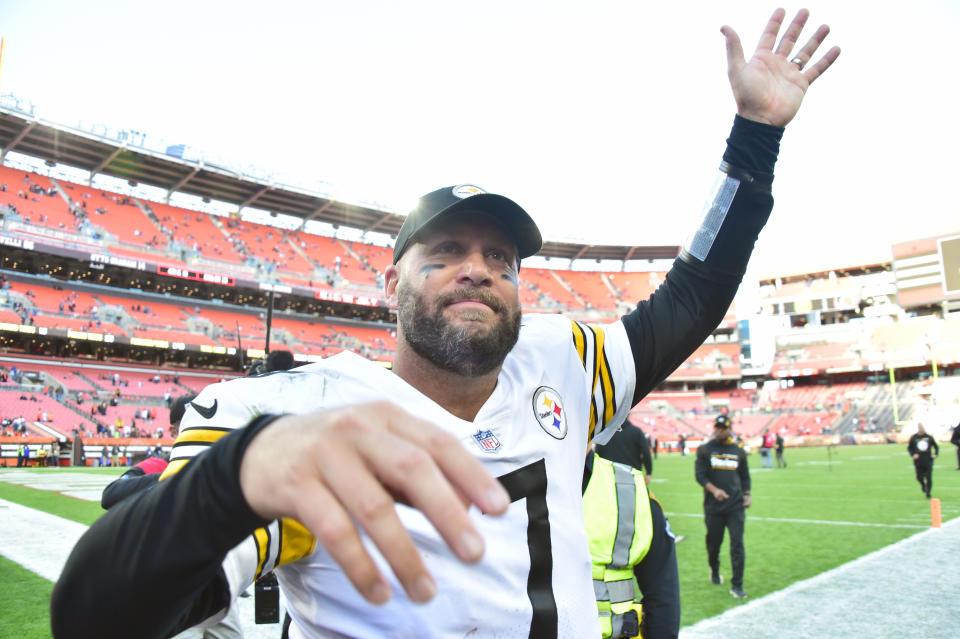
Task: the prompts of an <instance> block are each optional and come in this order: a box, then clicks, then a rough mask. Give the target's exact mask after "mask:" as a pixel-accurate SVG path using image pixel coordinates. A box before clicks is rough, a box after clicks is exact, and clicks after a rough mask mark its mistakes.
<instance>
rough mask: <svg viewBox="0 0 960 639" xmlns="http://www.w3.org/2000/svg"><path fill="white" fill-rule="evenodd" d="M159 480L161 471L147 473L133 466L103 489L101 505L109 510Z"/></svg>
mask: <svg viewBox="0 0 960 639" xmlns="http://www.w3.org/2000/svg"><path fill="white" fill-rule="evenodd" d="M138 471H139V472H138ZM159 480H160V473H151V474H149V475H145V474H144V473H143V470H142V469H140V468H136V467H134V468H131V469H130V470H128V471H127V472H125V473H124V474H123V475H121V476H120V477H119V478H117V479H115V480H113V481H112V482H110V483H109V484H108V485H107V487H106V488H104V489H103V494H102V495H100V506H101V507H102V508H103V509H104V510H109V509H110V508H113V507H114V506H115V505H117V504H118V503H120V502H121V501H123V500H124V499H126V498H127V497H129V496H130V495H132V494H134V493H138V492H140V491H141V490H146V489H147V488H150V487H151V486H153V485H155V484H156V483H157V482H158V481H159Z"/></svg>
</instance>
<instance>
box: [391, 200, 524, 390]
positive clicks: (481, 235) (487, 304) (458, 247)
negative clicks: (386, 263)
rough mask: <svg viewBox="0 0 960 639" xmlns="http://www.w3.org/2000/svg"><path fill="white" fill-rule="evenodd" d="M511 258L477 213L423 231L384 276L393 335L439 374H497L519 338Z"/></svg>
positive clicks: (498, 233) (494, 228)
mask: <svg viewBox="0 0 960 639" xmlns="http://www.w3.org/2000/svg"><path fill="white" fill-rule="evenodd" d="M516 255H517V253H516V247H515V246H514V244H513V242H512V241H511V240H510V239H509V238H508V237H507V236H506V234H505V233H504V232H503V231H502V230H501V229H500V227H499V226H498V225H497V224H496V223H495V222H493V221H492V220H490V219H489V218H488V217H486V216H485V215H483V214H478V213H473V214H471V213H470V212H469V211H465V212H463V213H461V214H459V215H456V216H453V217H452V219H449V220H442V221H440V222H438V223H437V224H436V225H434V226H432V227H431V228H429V229H428V230H426V232H424V233H423V234H421V236H420V237H419V238H418V242H417V243H416V244H414V245H412V246H411V247H410V248H408V249H407V251H406V252H405V253H404V255H403V257H402V258H401V259H400V262H399V263H398V264H397V265H396V266H391V267H389V268H388V269H387V272H386V293H387V299H388V301H389V302H390V303H391V305H392V306H394V307H395V308H396V309H397V324H398V337H400V338H401V339H403V340H404V341H406V342H407V344H409V345H410V347H411V348H412V350H413V351H414V352H415V353H417V354H418V355H420V356H421V357H423V358H424V359H426V360H427V361H429V362H431V363H432V364H433V365H435V366H437V367H438V368H440V369H442V370H446V371H449V372H452V373H455V374H458V375H464V376H471V377H472V376H479V375H484V374H486V373H489V372H491V371H494V370H495V369H497V368H498V367H499V366H500V365H501V364H502V363H503V360H504V358H505V357H506V356H507V353H509V352H510V349H511V348H513V345H514V344H516V342H517V337H518V336H519V333H520V301H519V295H518V290H517V262H518V260H517V256H516Z"/></svg>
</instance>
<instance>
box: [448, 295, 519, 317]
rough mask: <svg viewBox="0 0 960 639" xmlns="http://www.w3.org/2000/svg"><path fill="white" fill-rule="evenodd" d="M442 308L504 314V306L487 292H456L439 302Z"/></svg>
mask: <svg viewBox="0 0 960 639" xmlns="http://www.w3.org/2000/svg"><path fill="white" fill-rule="evenodd" d="M439 302H440V306H441V307H442V308H456V309H458V310H465V311H493V312H494V313H502V312H503V310H504V307H503V304H501V303H500V301H499V300H498V299H497V298H496V297H494V296H493V295H491V294H489V293H487V292H485V291H454V292H453V293H450V294H449V295H446V296H444V297H443V298H442V299H440V300H439Z"/></svg>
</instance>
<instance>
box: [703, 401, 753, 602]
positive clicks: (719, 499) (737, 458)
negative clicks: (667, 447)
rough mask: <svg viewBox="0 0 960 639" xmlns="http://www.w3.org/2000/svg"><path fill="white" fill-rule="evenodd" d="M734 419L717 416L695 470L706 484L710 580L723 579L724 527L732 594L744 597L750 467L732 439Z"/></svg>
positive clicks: (704, 505)
mask: <svg viewBox="0 0 960 639" xmlns="http://www.w3.org/2000/svg"><path fill="white" fill-rule="evenodd" d="M732 435H733V423H732V422H731V421H730V418H729V417H727V416H726V415H720V416H719V417H717V419H716V421H715V422H714V425H713V439H711V440H709V441H707V442H706V443H704V444H702V445H701V446H700V447H699V448H697V461H696V465H695V469H696V470H695V473H696V478H697V483H699V484H700V485H701V486H703V513H704V523H705V524H706V526H707V563H708V564H709V565H710V581H711V582H712V583H713V584H715V585H720V584H722V583H723V577H722V576H721V575H720V546H721V545H722V544H723V537H724V531H725V530H728V531H730V568H731V571H732V577H731V579H730V594H731V595H733V596H734V597H736V598H737V599H743V598H744V597H746V596H747V593H746V592H744V590H743V569H744V563H745V561H746V553H745V551H744V548H743V528H744V522H745V521H746V513H745V512H744V511H745V510H746V509H747V508H749V507H750V505H751V503H752V500H751V498H750V469H749V468H748V467H747V455H746V453H744V452H743V449H742V448H740V447H739V446H737V445H736V444H735V443H734V441H733V437H732Z"/></svg>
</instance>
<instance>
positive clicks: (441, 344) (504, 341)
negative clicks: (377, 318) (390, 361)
mask: <svg viewBox="0 0 960 639" xmlns="http://www.w3.org/2000/svg"><path fill="white" fill-rule="evenodd" d="M397 297H398V305H397V323H398V324H399V325H400V330H401V332H402V333H403V338H404V339H405V340H406V342H407V343H408V344H409V345H410V348H412V349H413V351H414V352H415V353H416V354H417V355H419V356H420V357H422V358H424V359H426V360H427V361H428V362H430V363H431V364H433V365H434V366H436V367H437V368H439V369H441V370H444V371H448V372H450V373H454V374H456V375H462V376H465V377H477V376H480V375H486V374H487V373H489V372H491V371H493V370H494V369H496V368H498V367H499V366H500V365H501V364H503V360H504V359H506V357H507V354H508V353H509V352H510V349H512V348H513V346H514V344H516V343H517V339H518V338H519V337H520V309H519V308H518V309H517V310H516V311H515V312H512V313H511V312H510V309H508V308H507V307H506V306H505V305H504V304H503V303H502V302H501V301H500V300H499V299H497V298H496V297H495V296H494V295H492V294H491V293H489V292H487V291H485V290H483V289H470V288H461V289H457V290H455V291H453V292H451V293H447V294H445V295H441V296H440V297H438V298H437V300H436V306H435V310H434V311H433V312H432V313H431V312H430V309H429V305H428V304H427V301H426V300H425V299H424V297H423V296H422V295H421V294H420V293H419V292H417V291H415V290H414V289H412V288H410V287H409V286H405V285H403V284H400V285H399V287H398V290H397ZM461 300H475V301H478V302H482V303H484V304H486V305H488V306H489V307H490V308H491V309H493V311H494V312H495V313H496V314H497V316H498V318H499V319H498V321H497V323H496V324H495V325H494V326H493V328H491V329H489V330H487V329H481V330H478V329H477V328H473V327H470V326H454V325H453V324H452V323H451V322H450V321H449V320H448V319H447V318H446V317H444V316H443V310H444V309H445V308H446V307H447V306H448V305H450V304H452V303H454V302H458V301H461Z"/></svg>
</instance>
